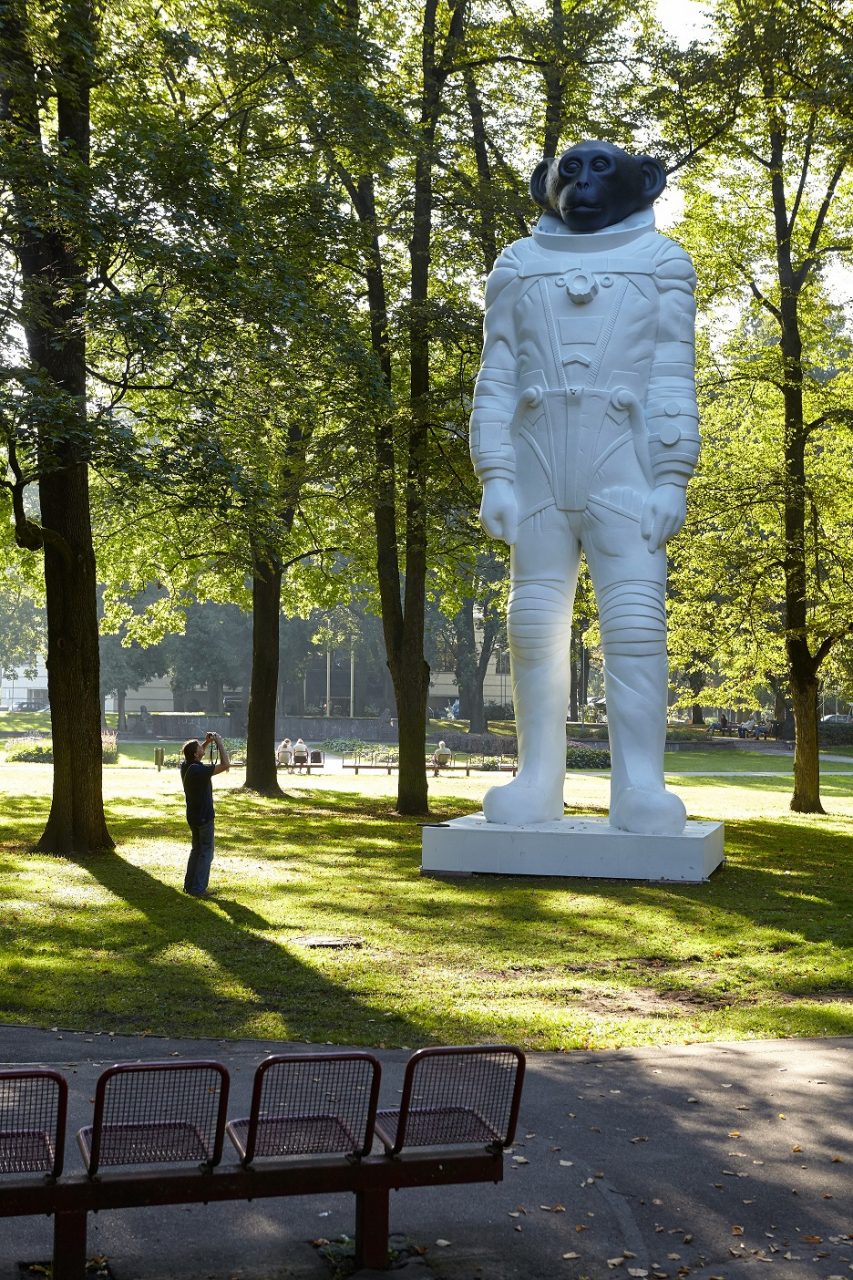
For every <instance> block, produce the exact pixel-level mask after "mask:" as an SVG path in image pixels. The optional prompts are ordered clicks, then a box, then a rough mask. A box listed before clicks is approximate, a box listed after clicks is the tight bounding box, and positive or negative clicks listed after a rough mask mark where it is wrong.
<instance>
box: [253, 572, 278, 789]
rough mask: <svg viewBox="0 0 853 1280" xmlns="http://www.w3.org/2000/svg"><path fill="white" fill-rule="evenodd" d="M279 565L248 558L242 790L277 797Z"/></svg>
mask: <svg viewBox="0 0 853 1280" xmlns="http://www.w3.org/2000/svg"><path fill="white" fill-rule="evenodd" d="M281 574H282V570H281V564H280V562H279V561H278V560H277V559H275V558H274V557H271V556H267V557H265V556H264V555H263V554H262V553H260V552H256V553H255V554H254V555H253V557H252V680H251V687H250V692H249V722H248V727H247V731H246V788H247V789H248V790H250V791H259V792H260V793H261V794H262V795H265V796H280V795H281V794H282V792H281V788H280V787H279V785H278V774H277V770H276V760H275V708H276V691H277V689H278V640H279V617H280V611H281Z"/></svg>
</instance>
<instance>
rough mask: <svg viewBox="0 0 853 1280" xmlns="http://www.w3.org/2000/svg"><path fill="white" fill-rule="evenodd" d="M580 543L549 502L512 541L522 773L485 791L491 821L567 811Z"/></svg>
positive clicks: (515, 822) (510, 621) (512, 631)
mask: <svg viewBox="0 0 853 1280" xmlns="http://www.w3.org/2000/svg"><path fill="white" fill-rule="evenodd" d="M579 560H580V544H579V542H578V540H577V538H576V537H575V536H574V534H573V533H572V531H571V529H570V528H569V523H568V520H567V518H566V516H565V515H564V514H563V513H561V512H558V511H557V510H556V508H554V507H551V508H549V509H548V510H546V511H540V512H538V513H537V514H536V515H533V516H531V517H529V518H528V519H527V520H525V521H524V522H523V523H522V524H521V525H520V527H519V531H518V538H517V541H516V544H515V546H514V547H513V549H512V584H511V587H510V596H509V607H508V609H507V630H508V633H509V645H510V653H511V656H512V692H513V701H514V704H515V721H516V732H517V734H518V758H519V770H518V776H517V777H515V778H514V779H513V780H512V782H508V783H506V784H504V785H502V786H498V787H492V788H491V789H490V790H489V791H487V792H486V795H485V797H484V799H483V812H484V813H485V815H486V818H487V820H488V821H489V822H496V823H502V824H504V825H511V826H519V825H524V824H526V823H531V822H552V821H555V820H556V819H558V818H562V816H563V785H564V782H565V777H566V711H567V708H568V701H569V680H570V665H569V642H570V636H571V622H572V604H573V601H574V593H575V584H576V582H577V573H578V564H579Z"/></svg>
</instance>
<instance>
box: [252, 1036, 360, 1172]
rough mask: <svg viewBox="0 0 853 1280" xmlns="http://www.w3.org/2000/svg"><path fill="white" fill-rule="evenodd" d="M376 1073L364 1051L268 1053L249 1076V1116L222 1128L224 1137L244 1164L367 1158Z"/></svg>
mask: <svg viewBox="0 0 853 1280" xmlns="http://www.w3.org/2000/svg"><path fill="white" fill-rule="evenodd" d="M380 1074H381V1068H380V1065H379V1061H378V1059H377V1058H375V1057H374V1056H373V1055H372V1054H370V1053H362V1052H352V1053H309V1054H274V1055H273V1056H271V1057H269V1058H266V1059H265V1060H264V1061H263V1062H262V1063H261V1064H260V1066H259V1067H258V1069H257V1071H256V1072H255V1083H254V1088H253V1091H252V1107H251V1114H250V1115H249V1117H248V1119H246V1120H232V1121H231V1122H230V1123H229V1124H228V1134H229V1137H230V1138H231V1140H232V1142H233V1143H234V1145H235V1146H236V1148H237V1150H238V1151H239V1152H240V1156H241V1158H242V1160H243V1163H244V1164H249V1163H250V1162H251V1161H252V1160H254V1159H257V1158H259V1157H263V1156H267V1157H282V1156H297V1155H319V1154H321V1153H334V1152H340V1153H341V1154H343V1155H349V1156H356V1157H359V1156H365V1155H368V1154H369V1152H370V1148H371V1146H372V1145H373V1129H374V1124H375V1121H376V1105H377V1101H378V1097H379V1079H380Z"/></svg>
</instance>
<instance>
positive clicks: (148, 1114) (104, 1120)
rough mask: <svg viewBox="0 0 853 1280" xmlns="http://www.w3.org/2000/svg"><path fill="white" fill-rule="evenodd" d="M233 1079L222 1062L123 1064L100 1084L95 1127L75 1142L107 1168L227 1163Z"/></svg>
mask: <svg viewBox="0 0 853 1280" xmlns="http://www.w3.org/2000/svg"><path fill="white" fill-rule="evenodd" d="M228 1086H229V1076H228V1072H227V1070H226V1069H225V1067H224V1066H222V1064H221V1063H220V1062H145V1063H123V1064H121V1065H119V1066H115V1067H110V1068H108V1070H106V1071H104V1072H103V1073H102V1074H101V1076H100V1077H99V1079H98V1084H97V1088H96V1090H95V1112H94V1116H93V1118H92V1124H91V1127H89V1128H86V1129H81V1130H80V1133H79V1134H78V1135H77V1140H78V1142H79V1144H80V1150H81V1152H82V1153H83V1159H84V1161H85V1162H86V1167H87V1169H88V1172H89V1174H90V1176H93V1175H94V1174H95V1173H96V1172H97V1170H98V1169H99V1167H100V1166H101V1165H119V1164H120V1165H136V1164H160V1163H169V1164H172V1163H184V1162H192V1163H201V1164H204V1165H206V1166H207V1167H208V1168H213V1166H214V1165H216V1164H218V1163H219V1161H220V1159H221V1156H222V1143H223V1138H224V1134H225V1110H226V1107H227V1105H228Z"/></svg>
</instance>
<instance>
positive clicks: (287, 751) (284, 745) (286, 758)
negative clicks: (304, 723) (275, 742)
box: [275, 738, 293, 768]
mask: <svg viewBox="0 0 853 1280" xmlns="http://www.w3.org/2000/svg"><path fill="white" fill-rule="evenodd" d="M275 758H276V762H277V763H278V764H283V765H284V767H285V768H288V767H289V766H290V765H291V764H292V763H293V750H292V748H291V745H290V738H282V740H281V744H280V746H279V748H278V751H276V753H275Z"/></svg>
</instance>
